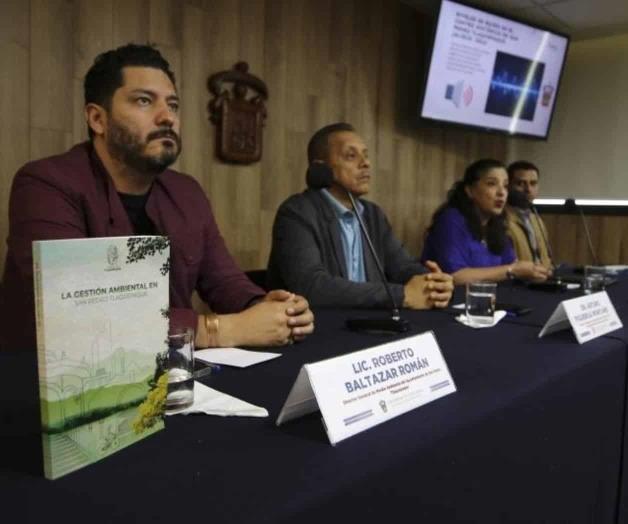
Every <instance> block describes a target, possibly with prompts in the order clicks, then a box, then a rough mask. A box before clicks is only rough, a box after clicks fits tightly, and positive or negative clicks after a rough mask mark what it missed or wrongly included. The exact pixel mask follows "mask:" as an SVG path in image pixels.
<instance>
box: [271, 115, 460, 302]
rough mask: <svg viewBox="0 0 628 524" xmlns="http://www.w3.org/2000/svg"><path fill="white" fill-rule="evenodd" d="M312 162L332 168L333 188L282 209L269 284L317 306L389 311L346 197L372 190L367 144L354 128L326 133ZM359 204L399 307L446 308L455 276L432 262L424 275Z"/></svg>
mask: <svg viewBox="0 0 628 524" xmlns="http://www.w3.org/2000/svg"><path fill="white" fill-rule="evenodd" d="M308 161H309V163H310V164H312V163H315V162H324V163H326V164H327V165H329V167H330V168H331V170H332V171H333V182H332V184H331V186H330V187H329V188H328V189H312V188H310V189H307V190H306V191H304V192H303V193H301V194H298V195H293V196H291V197H290V198H288V199H287V200H286V201H285V202H284V203H283V204H282V205H281V206H280V207H279V210H278V211H277V216H276V217H275V224H274V226H273V245H272V250H271V254H270V260H269V263H268V282H267V283H268V284H269V286H271V287H272V288H274V287H286V288H287V289H292V290H293V291H294V292H296V293H300V294H302V295H304V296H305V297H307V299H308V300H309V301H310V304H311V305H315V306H335V307H354V308H370V307H372V308H375V307H381V308H389V307H391V303H390V299H389V298H388V294H387V292H386V289H385V286H384V284H383V283H382V280H381V278H380V276H379V274H378V272H377V266H376V263H375V260H374V259H373V256H372V255H371V252H370V250H369V249H368V246H367V244H366V241H365V240H364V238H363V237H362V234H361V232H360V229H359V223H358V220H357V217H356V215H355V213H354V212H353V208H352V206H351V202H350V199H349V197H348V195H347V191H349V192H351V194H352V195H353V196H354V197H362V196H363V195H365V194H366V193H368V190H369V183H370V178H371V174H370V161H369V158H368V150H367V148H366V145H365V143H364V141H363V140H362V138H361V137H360V136H359V135H358V134H357V133H356V131H355V129H354V128H353V127H352V126H351V125H349V124H345V123H338V124H331V125H329V126H325V127H323V128H322V129H320V130H318V131H317V132H316V133H315V134H314V135H313V136H312V138H311V139H310V142H309V144H308ZM356 204H357V208H358V212H359V213H360V214H361V216H362V218H363V221H364V224H365V226H366V229H367V230H368V232H369V236H370V237H371V240H372V242H373V246H374V248H375V251H376V252H377V256H378V258H379V259H380V261H381V263H382V266H383V268H384V272H385V273H386V278H387V280H388V281H389V283H390V288H391V291H392V294H393V297H394V298H395V301H396V303H397V305H399V306H401V305H402V306H403V307H407V308H412V309H428V308H431V307H446V306H447V304H448V303H449V300H450V299H451V294H452V291H453V280H452V278H451V276H450V275H447V274H444V273H442V271H441V270H440V268H439V267H438V265H437V264H436V263H434V262H429V261H428V262H426V266H427V269H426V267H424V266H423V265H421V264H420V263H419V262H418V261H417V260H415V259H413V258H412V257H410V255H409V254H408V253H407V251H406V250H405V249H404V247H403V246H402V244H401V242H400V241H399V240H398V239H397V238H396V237H395V235H394V234H393V232H392V229H391V227H390V224H389V222H388V220H387V219H386V216H385V215H384V213H383V211H382V210H381V209H380V208H379V207H378V206H377V205H375V204H373V203H372V202H369V201H367V200H362V199H361V198H356ZM428 270H429V271H428Z"/></svg>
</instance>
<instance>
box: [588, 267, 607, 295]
mask: <svg viewBox="0 0 628 524" xmlns="http://www.w3.org/2000/svg"><path fill="white" fill-rule="evenodd" d="M605 278H606V268H605V267H604V266H584V281H583V283H582V289H583V291H584V293H585V295H590V294H591V293H597V292H598V291H604V288H605V284H606V281H605Z"/></svg>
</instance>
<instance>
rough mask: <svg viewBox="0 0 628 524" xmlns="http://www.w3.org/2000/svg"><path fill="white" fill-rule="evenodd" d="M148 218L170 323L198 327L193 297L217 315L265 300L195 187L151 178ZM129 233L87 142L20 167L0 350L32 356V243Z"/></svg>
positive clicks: (171, 176) (1, 293) (165, 176)
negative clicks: (162, 253) (158, 240)
mask: <svg viewBox="0 0 628 524" xmlns="http://www.w3.org/2000/svg"><path fill="white" fill-rule="evenodd" d="M146 212H147V214H148V216H149V218H150V219H151V221H152V222H153V224H154V225H155V228H156V230H157V232H158V234H160V235H166V236H168V237H169V238H170V307H171V321H175V322H177V324H182V325H186V326H187V325H189V326H193V327H196V314H195V313H194V311H193V310H192V304H191V297H192V292H193V291H194V290H196V291H197V292H198V294H199V296H200V297H201V298H202V299H203V300H205V301H206V302H207V304H208V305H209V306H210V307H211V308H212V310H214V311H216V312H218V313H233V312H237V311H241V310H243V309H244V308H246V307H247V306H248V305H249V304H250V303H251V301H252V300H254V299H255V298H258V297H260V296H262V295H263V294H264V291H263V290H261V289H260V288H258V287H257V286H255V285H254V284H253V283H252V282H251V281H250V280H249V279H248V278H247V277H246V275H245V274H244V273H243V272H242V271H241V270H240V269H239V268H238V266H237V265H236V263H235V261H234V260H233V258H232V257H231V255H230V254H229V252H228V251H227V248H226V246H225V243H224V240H223V238H222V236H221V235H220V232H219V231H218V227H217V225H216V221H215V220H214V216H213V213H212V210H211V207H210V204H209V201H208V200H207V198H206V197H205V194H204V193H203V189H202V188H201V186H200V185H199V184H198V182H196V180H194V179H193V178H192V177H190V176H188V175H184V174H182V173H178V172H176V171H172V170H169V169H168V170H166V171H164V172H163V173H161V174H160V175H159V176H157V177H156V179H155V182H154V183H153V186H152V188H151V192H150V195H149V198H148V201H147V203H146ZM132 234H133V226H132V225H131V222H130V220H129V217H128V215H127V213H126V211H125V209H124V207H123V206H122V202H121V201H120V198H119V196H118V194H117V192H116V189H115V187H114V185H113V181H112V179H111V177H110V176H109V174H108V173H107V172H106V171H105V168H104V166H103V165H102V163H101V162H100V159H99V158H98V156H97V155H96V152H95V151H94V149H93V147H92V145H91V143H89V142H86V143H83V144H79V145H77V146H74V147H73V148H72V149H70V151H68V152H67V153H64V154H61V155H58V156H53V157H49V158H44V159H42V160H37V161H35V162H30V163H28V164H26V165H25V166H24V167H23V168H22V169H20V170H19V171H18V173H17V174H16V176H15V179H14V180H13V186H12V188H11V196H10V201H9V238H8V241H7V242H8V252H7V258H6V264H5V269H4V276H3V277H2V286H1V287H0V348H1V349H9V350H11V349H13V350H33V349H34V348H35V347H36V343H35V313H34V300H33V262H32V251H31V242H32V241H33V240H51V239H60V238H86V237H110V236H128V235H132Z"/></svg>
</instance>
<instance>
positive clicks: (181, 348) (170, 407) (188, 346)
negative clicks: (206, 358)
mask: <svg viewBox="0 0 628 524" xmlns="http://www.w3.org/2000/svg"><path fill="white" fill-rule="evenodd" d="M193 402H194V330H193V329H192V328H177V329H172V328H171V330H170V333H169V334H168V396H167V397H166V410H167V411H174V410H179V409H183V408H187V407H189V406H191V405H192V403H193Z"/></svg>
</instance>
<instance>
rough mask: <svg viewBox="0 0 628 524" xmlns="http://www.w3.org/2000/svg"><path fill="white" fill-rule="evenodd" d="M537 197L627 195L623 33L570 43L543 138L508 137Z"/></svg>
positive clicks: (627, 86) (627, 90)
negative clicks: (533, 176)
mask: <svg viewBox="0 0 628 524" xmlns="http://www.w3.org/2000/svg"><path fill="white" fill-rule="evenodd" d="M516 159H526V160H530V161H532V162H534V163H535V164H537V165H538V166H539V169H540V170H541V178H542V181H541V196H542V197H574V198H611V199H617V198H621V199H626V198H628V34H625V35H620V36H612V37H606V38H596V39H591V40H582V41H577V42H572V44H571V46H570V48H569V52H568V56H567V63H566V65H565V70H564V76H563V80H562V82H561V86H560V91H559V93H558V98H557V104H556V112H555V114H554V120H553V123H552V127H551V130H550V137H549V140H548V141H547V142H537V141H531V140H527V139H521V138H516V139H514V138H513V139H511V140H510V141H509V160H510V161H513V160H516Z"/></svg>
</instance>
